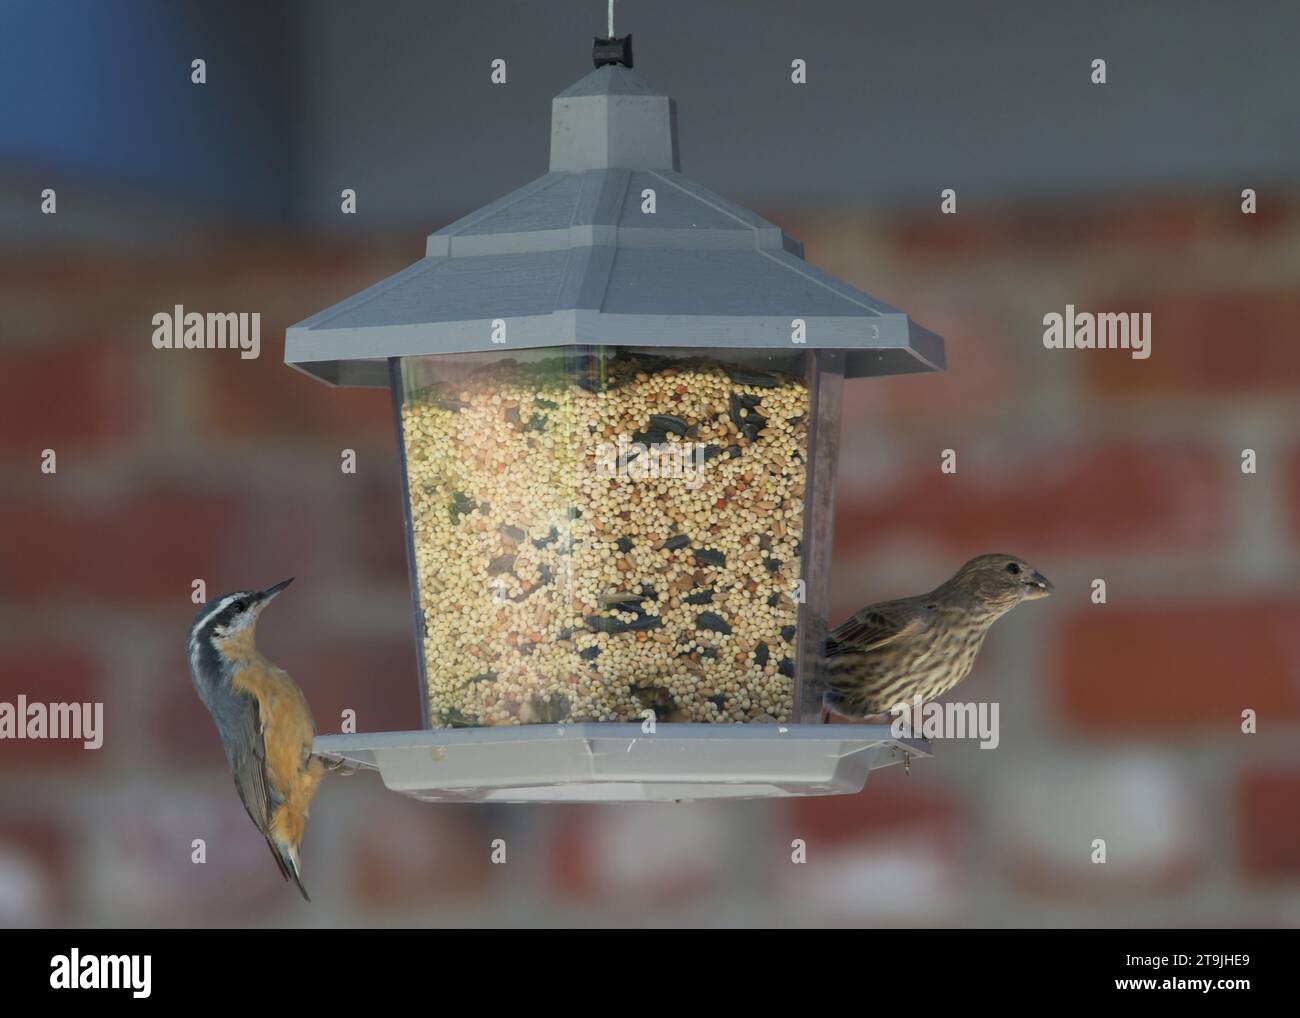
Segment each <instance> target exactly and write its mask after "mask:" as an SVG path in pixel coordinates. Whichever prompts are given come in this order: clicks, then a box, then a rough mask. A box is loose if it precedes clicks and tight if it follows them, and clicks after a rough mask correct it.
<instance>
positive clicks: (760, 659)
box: [754, 643, 768, 668]
mask: <svg viewBox="0 0 1300 1018" xmlns="http://www.w3.org/2000/svg"><path fill="white" fill-rule="evenodd" d="M767 658H768V649H767V644H766V643H760V644H759V645H758V646H757V647H755V648H754V661H755V662H756V663H757V664H758V667H760V668H762V667H763V666H765V665H766V664H767Z"/></svg>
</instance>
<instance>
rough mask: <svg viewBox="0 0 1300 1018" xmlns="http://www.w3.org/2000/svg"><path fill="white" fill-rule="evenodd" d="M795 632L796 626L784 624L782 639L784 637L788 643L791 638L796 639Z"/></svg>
mask: <svg viewBox="0 0 1300 1018" xmlns="http://www.w3.org/2000/svg"><path fill="white" fill-rule="evenodd" d="M795 632H796V630H795V627H794V626H782V627H781V639H783V640H784V641H785V642H786V643H789V642H790V641H791V640H793V639H794V634H795Z"/></svg>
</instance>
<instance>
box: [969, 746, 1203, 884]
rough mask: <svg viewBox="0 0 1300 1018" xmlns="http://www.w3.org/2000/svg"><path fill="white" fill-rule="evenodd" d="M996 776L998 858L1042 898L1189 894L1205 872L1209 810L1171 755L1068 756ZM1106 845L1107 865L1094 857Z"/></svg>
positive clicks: (992, 822)
mask: <svg viewBox="0 0 1300 1018" xmlns="http://www.w3.org/2000/svg"><path fill="white" fill-rule="evenodd" d="M1005 762H1006V761H1004V763H1005ZM997 780H998V782H999V786H1000V787H999V788H998V789H997V795H996V797H995V798H994V799H993V800H992V801H991V804H990V805H991V811H990V815H989V816H988V822H989V826H990V830H991V832H993V834H994V836H995V842H996V843H995V845H994V851H995V855H996V858H997V859H998V860H999V861H1000V862H1001V864H1002V865H1003V866H1004V867H1005V869H1006V871H1007V873H1008V876H1009V877H1010V878H1011V879H1012V880H1013V881H1014V882H1015V883H1016V884H1018V885H1019V886H1020V887H1021V888H1023V889H1024V890H1025V891H1027V892H1028V893H1030V894H1032V895H1034V896H1035V897H1040V898H1052V899H1057V900H1068V901H1075V902H1082V901H1100V900H1107V901H1112V902H1120V901H1130V900H1133V899H1135V898H1137V897H1139V896H1151V895H1161V894H1166V893H1170V892H1173V891H1176V890H1178V889H1182V888H1186V887H1187V886H1188V885H1189V884H1191V883H1192V882H1193V881H1194V880H1195V879H1196V877H1197V876H1198V874H1200V873H1201V872H1202V871H1203V869H1204V865H1205V860H1204V859H1203V858H1202V854H1203V852H1202V849H1203V846H1204V844H1205V829H1204V825H1205V822H1206V811H1205V809H1204V807H1203V804H1202V803H1201V802H1200V801H1198V799H1197V798H1196V796H1195V794H1194V791H1193V789H1192V787H1191V786H1190V785H1189V783H1188V781H1187V778H1186V773H1185V771H1184V770H1183V769H1182V768H1180V766H1179V765H1178V763H1177V762H1176V761H1175V760H1173V759H1172V758H1168V757H1163V756H1160V755H1158V754H1154V753H1152V752H1150V751H1149V750H1143V749H1132V750H1128V751H1124V750H1122V749H1112V750H1111V751H1110V752H1107V753H1098V752H1096V751H1093V752H1092V753H1078V754H1075V755H1071V753H1070V752H1069V751H1068V750H1066V751H1062V752H1059V753H1057V754H1056V755H1055V756H1053V757H1051V758H1050V759H1042V760H1038V761H1037V762H1036V763H1035V764H1034V766H1032V767H1012V768H1007V769H1005V770H1004V771H1003V772H1001V773H1000V774H999V775H998V778H997ZM1098 839H1100V840H1102V841H1104V842H1105V850H1106V860H1105V862H1104V863H1102V862H1096V863H1094V862H1093V861H1092V857H1093V852H1094V845H1095V842H1096V841H1097V840H1098Z"/></svg>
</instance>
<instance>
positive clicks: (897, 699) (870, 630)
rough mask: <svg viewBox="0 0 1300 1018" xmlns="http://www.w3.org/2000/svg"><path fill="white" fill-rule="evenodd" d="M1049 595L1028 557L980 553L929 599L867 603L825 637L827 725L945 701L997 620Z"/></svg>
mask: <svg viewBox="0 0 1300 1018" xmlns="http://www.w3.org/2000/svg"><path fill="white" fill-rule="evenodd" d="M1051 592H1052V584H1051V583H1050V582H1048V579H1047V577H1045V576H1044V575H1043V574H1042V573H1040V572H1038V571H1037V570H1036V569H1035V568H1034V567H1033V566H1031V565H1030V564H1029V563H1028V562H1026V561H1024V559H1019V558H1016V557H1015V556H1014V555H980V556H978V557H976V558H973V559H971V560H970V561H969V562H967V563H966V564H965V565H964V566H962V567H961V568H960V569H958V570H957V572H956V574H955V575H954V576H953V577H952V578H951V579H949V580H948V581H947V582H945V583H941V584H940V585H939V586H937V587H935V589H934V590H932V591H930V592H929V593H928V594H918V595H917V596H915V597H904V598H900V599H899V600H897V601H882V602H881V603H879V604H872V605H868V606H867V607H865V608H863V609H862V610H861V611H860V612H858V613H857V614H856V615H854V616H852V617H851V618H848V619H845V620H844V621H843V622H841V623H840V624H839V625H838V626H836V627H835V628H834V629H833V630H832V631H831V633H830V635H829V636H828V637H827V638H826V649H825V659H826V662H825V663H826V692H825V695H824V696H823V697H822V719H823V720H827V714H828V712H830V711H834V712H835V713H836V714H841V715H843V716H845V717H849V718H853V719H855V720H862V719H864V718H868V717H874V716H876V715H878V714H885V713H889V712H890V711H891V710H892V709H893V708H894V707H896V706H898V705H899V704H908V705H910V703H911V701H912V698H913V697H919V698H920V701H921V702H922V703H928V702H929V701H931V700H933V699H934V698H935V697H937V696H941V695H942V694H944V693H946V692H947V691H948V690H950V689H952V687H953V686H955V685H957V683H959V682H960V681H961V680H962V679H964V678H965V677H966V676H967V674H968V673H969V672H970V670H971V665H973V664H974V663H975V656H976V655H977V654H978V653H979V651H980V647H981V646H982V645H983V644H984V637H985V635H987V633H988V631H989V627H990V626H992V625H993V623H994V622H996V621H997V620H998V619H1000V618H1001V617H1002V616H1003V615H1005V614H1006V613H1007V612H1009V611H1010V610H1011V609H1012V608H1014V607H1015V606H1016V605H1018V604H1020V603H1021V602H1022V601H1031V600H1035V599H1037V598H1040V597H1047V596H1048V595H1049V594H1050V593H1051Z"/></svg>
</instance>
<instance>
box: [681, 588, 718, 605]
mask: <svg viewBox="0 0 1300 1018" xmlns="http://www.w3.org/2000/svg"><path fill="white" fill-rule="evenodd" d="M686 603H687V604H713V588H712V587H710V588H709V589H708V590H698V591H696V592H695V593H694V594H688V595H687V596H686Z"/></svg>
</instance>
